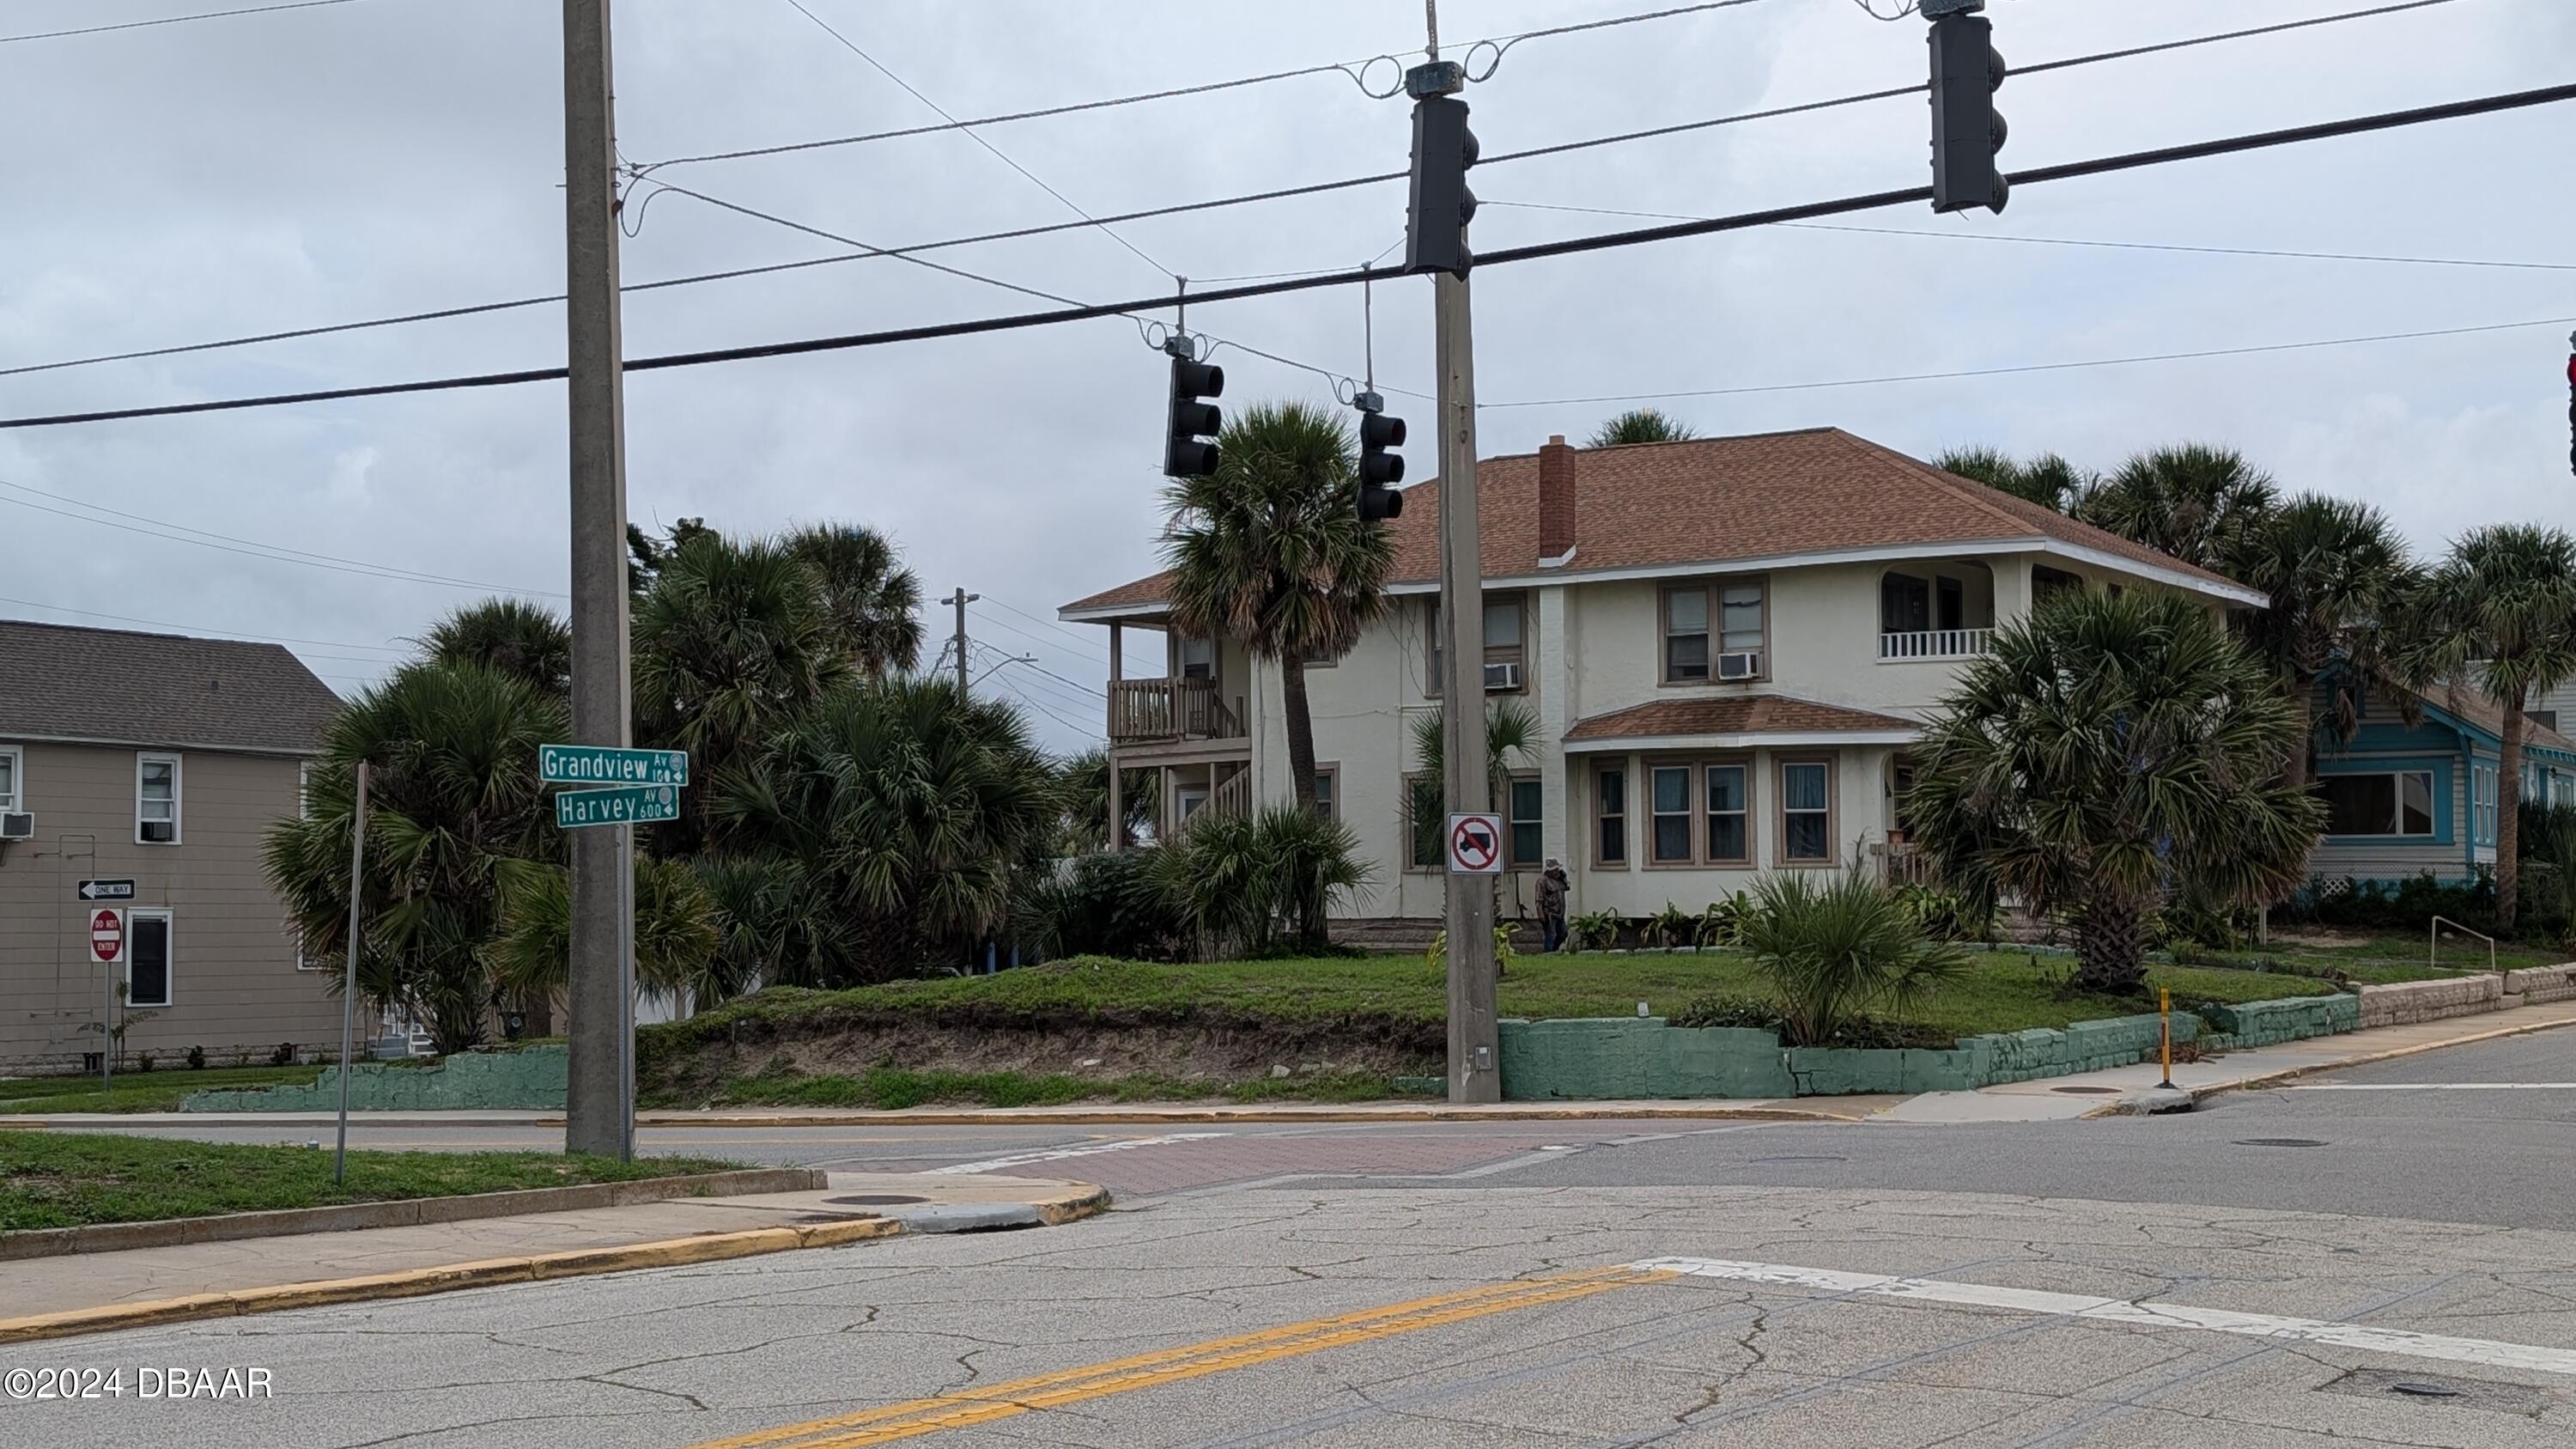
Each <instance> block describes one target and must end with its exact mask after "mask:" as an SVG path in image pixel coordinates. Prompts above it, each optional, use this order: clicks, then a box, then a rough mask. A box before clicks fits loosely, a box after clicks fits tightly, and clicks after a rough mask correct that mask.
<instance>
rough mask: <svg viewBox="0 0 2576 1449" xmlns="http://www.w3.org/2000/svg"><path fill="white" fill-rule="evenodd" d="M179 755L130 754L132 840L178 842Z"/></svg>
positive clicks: (172, 843) (140, 843) (154, 843)
mask: <svg viewBox="0 0 2576 1449" xmlns="http://www.w3.org/2000/svg"><path fill="white" fill-rule="evenodd" d="M179 791H180V780H179V757H178V756H177V755H156V754H139V755H136V756H135V757H134V841H135V843H136V844H138V845H176V844H178V843H179Z"/></svg>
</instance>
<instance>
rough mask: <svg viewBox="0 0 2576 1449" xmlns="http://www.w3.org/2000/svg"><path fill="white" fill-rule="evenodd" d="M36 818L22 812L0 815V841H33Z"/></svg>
mask: <svg viewBox="0 0 2576 1449" xmlns="http://www.w3.org/2000/svg"><path fill="white" fill-rule="evenodd" d="M35 838H36V817H35V816H33V815H29V814H26V813H24V812H17V813H12V814H6V815H0V840H33V839H35Z"/></svg>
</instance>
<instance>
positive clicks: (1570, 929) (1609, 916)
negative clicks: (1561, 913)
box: [1565, 911, 1619, 951]
mask: <svg viewBox="0 0 2576 1449" xmlns="http://www.w3.org/2000/svg"><path fill="white" fill-rule="evenodd" d="M1565 944H1566V946H1567V948H1568V949H1569V950H1575V951H1606V950H1608V949H1610V948H1611V947H1612V946H1615V945H1617V944H1619V913H1618V912H1617V911H1590V912H1586V913H1585V914H1583V915H1580V916H1576V917H1573V918H1572V919H1570V920H1568V921H1567V922H1566V923H1565Z"/></svg>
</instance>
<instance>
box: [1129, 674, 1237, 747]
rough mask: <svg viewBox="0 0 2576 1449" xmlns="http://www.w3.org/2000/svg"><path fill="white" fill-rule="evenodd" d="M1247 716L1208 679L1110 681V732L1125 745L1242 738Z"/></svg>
mask: <svg viewBox="0 0 2576 1449" xmlns="http://www.w3.org/2000/svg"><path fill="white" fill-rule="evenodd" d="M1244 734H1245V730H1244V728H1243V721H1242V719H1241V718H1240V717H1238V716H1237V715H1236V714H1235V712H1234V711H1233V710H1231V709H1228V708H1227V707H1226V703H1225V701H1224V700H1222V699H1219V698H1218V697H1217V693H1216V686H1215V684H1213V683H1211V682H1210V681H1208V680H1204V679H1121V680H1118V681H1116V682H1114V683H1112V684H1111V685H1110V686H1109V737H1110V738H1111V739H1112V740H1115V741H1117V742H1118V743H1119V744H1122V745H1135V744H1155V743H1169V742H1172V741H1178V740H1239V739H1242V738H1243V737H1244Z"/></svg>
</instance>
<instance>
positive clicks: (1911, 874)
mask: <svg viewBox="0 0 2576 1449" xmlns="http://www.w3.org/2000/svg"><path fill="white" fill-rule="evenodd" d="M1869 853H1870V854H1871V855H1872V856H1874V857H1876V858H1877V861H1878V868H1879V871H1880V874H1881V875H1883V876H1884V877H1885V879H1886V881H1887V883H1888V884H1889V885H1892V886H1902V885H1932V884H1934V883H1935V881H1936V877H1934V875H1933V874H1932V862H1931V860H1930V858H1929V857H1927V856H1925V855H1924V854H1923V847H1921V846H1919V845H1916V844H1914V843H1913V842H1911V841H1904V840H1898V841H1885V840H1879V841H1872V842H1871V843H1870V847H1869Z"/></svg>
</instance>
